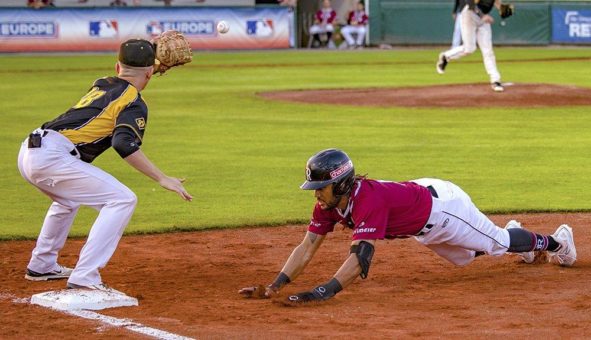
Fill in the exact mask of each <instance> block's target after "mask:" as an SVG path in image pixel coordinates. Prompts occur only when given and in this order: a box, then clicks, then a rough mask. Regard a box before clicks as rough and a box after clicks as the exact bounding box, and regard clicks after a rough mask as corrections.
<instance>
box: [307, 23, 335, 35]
mask: <svg viewBox="0 0 591 340" xmlns="http://www.w3.org/2000/svg"><path fill="white" fill-rule="evenodd" d="M333 31H334V26H333V25H331V24H326V25H312V26H311V27H310V34H321V33H327V32H331V33H332V32H333Z"/></svg>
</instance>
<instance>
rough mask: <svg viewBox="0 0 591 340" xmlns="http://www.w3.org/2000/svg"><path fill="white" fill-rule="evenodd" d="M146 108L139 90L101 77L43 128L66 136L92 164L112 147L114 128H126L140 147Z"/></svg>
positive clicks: (115, 80) (118, 81)
mask: <svg viewBox="0 0 591 340" xmlns="http://www.w3.org/2000/svg"><path fill="white" fill-rule="evenodd" d="M147 122H148V107H147V105H146V103H145V102H144V100H143V99H142V97H141V95H140V93H139V92H138V90H137V89H136V88H135V87H134V86H133V85H131V84H130V83H129V82H127V81H125V80H123V79H121V78H117V77H107V78H101V79H98V80H96V81H95V82H94V84H93V85H92V87H91V88H90V90H89V91H88V93H87V94H86V95H85V96H84V97H82V98H81V99H80V101H78V103H77V104H76V105H74V106H73V107H71V108H70V109H69V110H68V111H66V113H64V114H62V115H60V116H59V117H57V118H56V119H54V120H52V121H49V122H47V123H45V124H43V125H42V128H43V129H50V130H55V131H58V132H60V133H61V134H62V135H64V136H66V137H67V138H68V139H69V140H70V141H72V143H74V145H76V149H78V152H79V153H80V156H81V157H80V158H81V159H82V160H83V161H85V162H88V163H90V162H92V161H93V160H94V159H95V158H96V157H97V156H99V155H100V154H101V153H103V152H104V151H105V150H107V149H108V148H109V147H110V146H111V139H112V137H113V134H114V132H115V130H116V129H127V130H129V131H131V132H132V133H133V135H134V136H135V143H137V145H141V144H142V138H143V136H144V129H145V128H146V124H147Z"/></svg>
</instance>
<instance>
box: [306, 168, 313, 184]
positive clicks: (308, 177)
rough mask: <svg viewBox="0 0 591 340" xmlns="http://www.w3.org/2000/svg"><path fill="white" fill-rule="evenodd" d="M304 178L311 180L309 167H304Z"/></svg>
mask: <svg viewBox="0 0 591 340" xmlns="http://www.w3.org/2000/svg"><path fill="white" fill-rule="evenodd" d="M306 179H307V180H308V181H311V180H312V170H310V168H308V167H306Z"/></svg>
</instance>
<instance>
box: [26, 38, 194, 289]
mask: <svg viewBox="0 0 591 340" xmlns="http://www.w3.org/2000/svg"><path fill="white" fill-rule="evenodd" d="M170 33H171V32H170V31H169V32H165V33H163V35H162V36H161V37H160V39H158V40H157V41H156V42H155V43H152V42H149V41H146V40H143V39H130V40H127V41H125V42H123V43H122V44H121V46H120V49H119V57H118V59H119V60H118V62H117V63H116V66H115V68H116V71H117V76H116V77H105V78H100V79H98V80H96V81H95V82H94V83H93V84H92V86H91V88H90V89H89V91H88V93H86V94H85V95H84V96H83V97H82V98H81V99H80V100H79V101H78V102H77V103H76V104H75V105H74V106H72V107H71V108H70V109H68V110H67V111H66V112H65V113H64V114H62V115H60V116H59V117H57V118H55V119H53V120H51V121H49V122H46V123H45V124H43V125H41V127H40V128H37V129H36V130H34V131H33V132H32V133H31V134H30V135H29V137H28V138H26V139H25V141H24V142H23V143H22V146H21V149H20V152H19V156H18V168H19V170H20V173H21V175H22V176H23V177H24V178H25V179H26V180H27V181H28V182H29V183H31V184H32V185H34V186H35V187H36V188H37V189H38V190H39V191H41V192H42V193H43V194H45V195H47V196H48V197H49V198H50V199H51V200H52V201H53V203H52V204H51V206H50V207H49V210H48V211H47V214H46V216H45V221H44V222H43V226H42V228H41V232H40V234H39V237H38V239H37V244H36V246H35V249H34V250H33V253H32V256H31V260H30V262H29V264H28V266H27V270H26V274H25V278H26V279H28V280H32V281H45V280H53V279H68V281H67V287H68V288H82V289H93V290H103V291H114V290H113V289H111V288H109V287H108V286H106V285H105V284H104V283H103V281H102V279H101V275H100V273H99V269H102V268H104V267H105V266H106V264H107V262H108V261H109V259H110V258H111V256H112V255H113V253H114V252H115V249H116V248H117V244H118V243H119V239H120V238H121V235H122V234H123V230H124V229H125V227H126V225H127V223H128V222H129V220H130V218H131V215H132V214H133V211H134V209H135V206H136V203H137V197H136V195H135V194H134V193H133V192H132V191H131V190H130V189H129V188H127V187H126V186H125V185H124V184H122V183H121V182H119V181H118V180H117V179H116V178H115V177H113V176H111V175H110V174H108V173H106V172H105V171H103V170H101V169H99V168H97V167H95V166H93V165H92V164H91V163H92V161H93V160H94V159H95V158H96V157H98V156H99V155H101V154H102V153H103V152H104V151H106V150H107V149H109V148H110V147H111V146H112V147H113V149H115V151H116V152H117V153H118V154H119V156H121V157H122V158H123V159H124V160H125V161H126V162H127V163H128V164H129V165H130V166H132V167H133V168H135V169H136V170H138V171H140V172H141V173H143V174H144V175H146V176H147V177H149V178H151V179H153V180H154V181H156V182H158V183H159V184H160V185H161V186H162V187H163V188H165V189H168V190H170V191H174V192H176V193H177V194H178V195H179V196H180V197H181V198H182V199H184V200H186V201H191V199H192V196H191V195H190V194H189V193H188V192H187V191H186V190H185V188H184V187H183V184H182V182H183V180H182V179H178V178H175V177H170V176H167V175H166V174H164V173H163V172H162V171H161V170H160V169H159V168H158V167H156V165H154V164H153V163H152V162H151V161H150V160H149V159H148V158H147V157H146V156H145V154H144V153H143V152H142V150H141V149H140V145H141V144H142V142H143V137H144V131H145V129H146V127H147V122H148V107H147V105H146V103H145V102H144V99H143V98H142V95H141V94H140V91H142V90H143V89H144V88H145V87H146V86H147V85H148V83H149V81H150V79H151V78H152V74H153V73H155V72H156V71H158V72H164V71H166V69H168V68H170V67H173V66H177V65H181V64H182V63H186V62H188V61H190V59H191V56H192V54H191V50H190V47H189V45H188V43H187V42H186V40H184V37H182V36H180V37H179V36H178V35H176V34H174V33H173V34H170ZM176 33H178V32H176ZM175 35H176V38H172V36H175ZM183 46H184V47H183ZM166 50H173V51H174V52H173V53H169V52H166ZM158 51H160V53H163V52H166V53H167V55H166V56H165V58H161V59H157V58H158V56H159V54H158V53H157V52H158ZM181 51H184V52H182V53H184V54H183V55H181V56H176V57H175V56H173V57H172V58H173V59H178V60H173V61H171V60H170V58H171V54H172V55H174V54H175V53H176V54H180V53H181ZM81 205H85V206H89V207H92V208H94V209H96V210H97V211H99V214H98V217H97V219H96V220H95V222H94V224H93V225H92V228H91V229H90V233H89V235H88V239H87V241H86V244H85V245H84V247H83V248H82V250H81V252H80V257H79V259H78V262H77V264H76V267H75V268H74V269H70V268H66V267H64V266H61V265H59V264H58V263H57V259H58V253H59V251H60V250H61V249H62V247H63V246H64V243H65V241H66V238H67V236H68V233H69V231H70V228H71V226H72V222H73V220H74V217H75V216H76V213H77V212H78V209H79V208H80V206H81Z"/></svg>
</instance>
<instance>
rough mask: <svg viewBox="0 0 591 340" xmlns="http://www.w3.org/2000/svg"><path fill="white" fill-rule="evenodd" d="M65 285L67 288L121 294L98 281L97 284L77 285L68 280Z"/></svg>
mask: <svg viewBox="0 0 591 340" xmlns="http://www.w3.org/2000/svg"><path fill="white" fill-rule="evenodd" d="M66 287H67V288H68V289H83V290H100V291H102V292H107V293H116V294H123V292H120V291H118V290H116V289H113V288H111V287H109V286H107V285H106V284H104V283H99V284H98V285H90V286H82V285H77V284H75V283H71V282H68V283H67V285H66Z"/></svg>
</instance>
